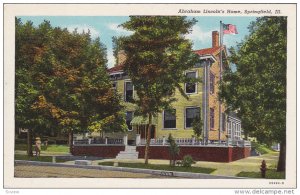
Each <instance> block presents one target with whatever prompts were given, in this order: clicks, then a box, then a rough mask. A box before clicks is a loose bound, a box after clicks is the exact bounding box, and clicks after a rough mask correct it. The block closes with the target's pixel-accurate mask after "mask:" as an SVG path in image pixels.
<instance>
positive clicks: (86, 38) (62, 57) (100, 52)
mask: <svg viewBox="0 0 300 195" xmlns="http://www.w3.org/2000/svg"><path fill="white" fill-rule="evenodd" d="M16 21H17V22H16V115H17V116H16V124H19V125H20V126H24V122H26V123H29V122H30V125H28V126H29V128H30V129H31V130H34V131H37V127H38V128H45V127H48V129H49V128H57V129H58V130H59V131H60V132H66V133H68V134H69V144H70V149H71V148H72V147H71V145H72V138H73V132H75V131H85V130H91V131H100V130H103V129H105V128H103V127H102V128H100V126H99V125H98V126H97V124H102V125H104V126H105V124H106V125H108V124H112V123H115V126H116V125H117V124H119V126H121V127H122V126H124V124H125V122H124V121H125V119H124V117H123V115H122V114H120V111H121V110H122V108H123V107H122V106H121V104H120V97H119V96H118V95H117V94H116V93H115V92H114V90H113V89H112V83H111V81H110V79H109V76H108V74H107V67H106V62H107V60H106V48H105V47H104V46H103V44H102V43H101V42H100V39H99V38H97V39H95V40H92V39H91V38H90V33H89V32H87V33H84V32H83V33H78V32H77V31H74V32H72V33H70V32H69V31H68V30H67V29H61V28H58V27H57V28H53V27H52V26H51V25H50V22H48V21H45V22H43V23H42V24H40V25H39V26H38V27H33V26H32V23H31V22H28V23H26V24H22V23H21V21H20V20H19V19H17V20H16ZM24 86H25V87H24ZM122 117H123V120H122ZM108 119H109V120H108ZM123 122H124V124H123ZM97 128H98V129H97ZM106 129H107V128H106ZM123 129H124V128H123Z"/></svg>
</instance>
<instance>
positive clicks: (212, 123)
mask: <svg viewBox="0 0 300 195" xmlns="http://www.w3.org/2000/svg"><path fill="white" fill-rule="evenodd" d="M209 116H210V117H209V123H210V129H214V128H215V110H214V109H213V108H210V115H209Z"/></svg>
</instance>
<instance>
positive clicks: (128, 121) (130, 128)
mask: <svg viewBox="0 0 300 195" xmlns="http://www.w3.org/2000/svg"><path fill="white" fill-rule="evenodd" d="M132 118H133V112H131V111H128V112H126V124H127V128H128V131H132V125H131V124H130V123H131V121H132Z"/></svg>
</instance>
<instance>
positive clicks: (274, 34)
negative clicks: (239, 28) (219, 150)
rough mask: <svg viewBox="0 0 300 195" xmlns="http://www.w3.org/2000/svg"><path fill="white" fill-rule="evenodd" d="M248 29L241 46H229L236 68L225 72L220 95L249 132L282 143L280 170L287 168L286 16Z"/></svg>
mask: <svg viewBox="0 0 300 195" xmlns="http://www.w3.org/2000/svg"><path fill="white" fill-rule="evenodd" d="M249 29H250V35H249V37H247V38H246V39H245V41H243V42H242V43H240V44H239V45H238V49H236V50H235V49H233V48H231V49H230V52H231V57H230V61H231V62H232V63H234V64H236V71H235V72H234V71H230V70H228V71H227V72H226V73H225V74H224V77H223V78H224V79H223V83H222V85H221V94H220V95H221V97H222V98H223V99H224V100H225V102H226V104H227V105H228V107H229V108H230V109H231V110H235V111H237V113H238V116H239V117H240V118H241V120H242V123H243V129H244V130H245V132H246V133H247V134H249V135H250V136H255V137H257V139H258V140H259V141H261V142H264V143H270V142H272V141H275V142H279V143H280V147H281V149H280V157H279V161H278V166H277V170H278V171H285V150H286V65H287V61H286V60H287V58H286V54H287V18H286V17H261V18H258V19H257V20H256V21H255V22H253V23H252V24H251V25H250V27H249Z"/></svg>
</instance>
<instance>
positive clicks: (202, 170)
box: [98, 162, 216, 174]
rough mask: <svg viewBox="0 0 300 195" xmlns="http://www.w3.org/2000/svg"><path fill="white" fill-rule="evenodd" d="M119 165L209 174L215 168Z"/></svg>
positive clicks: (103, 163)
mask: <svg viewBox="0 0 300 195" xmlns="http://www.w3.org/2000/svg"><path fill="white" fill-rule="evenodd" d="M98 164H99V165H104V166H111V165H112V164H113V162H110V163H109V162H99V163H98ZM119 167H131V168H139V169H154V170H164V171H180V172H192V173H206V174H210V173H212V172H213V171H215V170H216V169H213V168H204V167H175V166H172V167H170V166H168V165H161V164H147V165H145V164H144V163H124V162H119Z"/></svg>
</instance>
